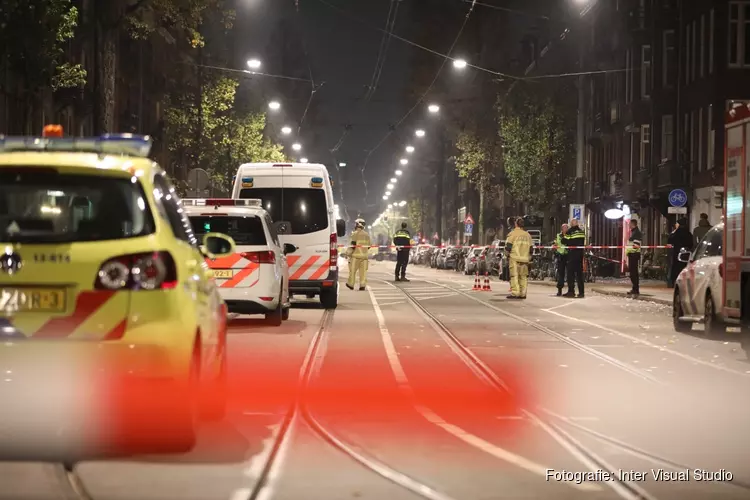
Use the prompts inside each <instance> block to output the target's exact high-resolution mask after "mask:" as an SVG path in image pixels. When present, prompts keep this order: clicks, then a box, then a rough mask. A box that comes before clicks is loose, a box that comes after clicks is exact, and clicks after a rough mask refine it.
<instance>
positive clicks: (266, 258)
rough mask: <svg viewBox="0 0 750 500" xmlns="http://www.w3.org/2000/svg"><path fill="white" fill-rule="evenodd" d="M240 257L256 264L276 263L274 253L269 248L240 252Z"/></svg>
mask: <svg viewBox="0 0 750 500" xmlns="http://www.w3.org/2000/svg"><path fill="white" fill-rule="evenodd" d="M240 257H242V258H243V259H247V260H249V261H250V262H254V263H256V264H276V254H275V253H274V252H272V251H270V250H268V251H265V252H242V253H240Z"/></svg>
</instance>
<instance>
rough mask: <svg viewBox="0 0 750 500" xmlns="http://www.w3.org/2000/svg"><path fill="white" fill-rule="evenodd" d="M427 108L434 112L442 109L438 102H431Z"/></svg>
mask: <svg viewBox="0 0 750 500" xmlns="http://www.w3.org/2000/svg"><path fill="white" fill-rule="evenodd" d="M427 109H428V110H429V111H430V113H433V114H434V113H437V112H438V111H440V106H438V105H437V104H430V105H429V107H428V108H427Z"/></svg>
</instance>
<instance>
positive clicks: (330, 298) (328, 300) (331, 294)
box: [320, 287, 339, 309]
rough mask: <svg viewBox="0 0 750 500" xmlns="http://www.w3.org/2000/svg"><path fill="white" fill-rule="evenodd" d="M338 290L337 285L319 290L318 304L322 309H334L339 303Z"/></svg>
mask: <svg viewBox="0 0 750 500" xmlns="http://www.w3.org/2000/svg"><path fill="white" fill-rule="evenodd" d="M338 292H339V291H338V287H335V288H334V289H333V290H325V291H323V292H320V305H322V306H323V309H336V306H338V303H339V293H338Z"/></svg>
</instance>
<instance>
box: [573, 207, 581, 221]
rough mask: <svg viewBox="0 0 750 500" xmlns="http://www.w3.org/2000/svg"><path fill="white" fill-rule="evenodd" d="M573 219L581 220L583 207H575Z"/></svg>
mask: <svg viewBox="0 0 750 500" xmlns="http://www.w3.org/2000/svg"><path fill="white" fill-rule="evenodd" d="M573 218H574V219H578V220H581V207H573Z"/></svg>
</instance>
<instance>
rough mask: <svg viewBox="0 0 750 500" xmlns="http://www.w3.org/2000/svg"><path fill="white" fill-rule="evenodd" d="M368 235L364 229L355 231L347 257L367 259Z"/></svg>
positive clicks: (369, 244) (368, 250)
mask: <svg viewBox="0 0 750 500" xmlns="http://www.w3.org/2000/svg"><path fill="white" fill-rule="evenodd" d="M371 245H372V243H371V242H370V235H369V234H367V231H365V230H364V229H357V230H356V231H354V232H353V233H352V241H351V246H350V247H349V251H348V254H349V257H353V258H355V259H367V258H368V257H369V255H370V246H371Z"/></svg>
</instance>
